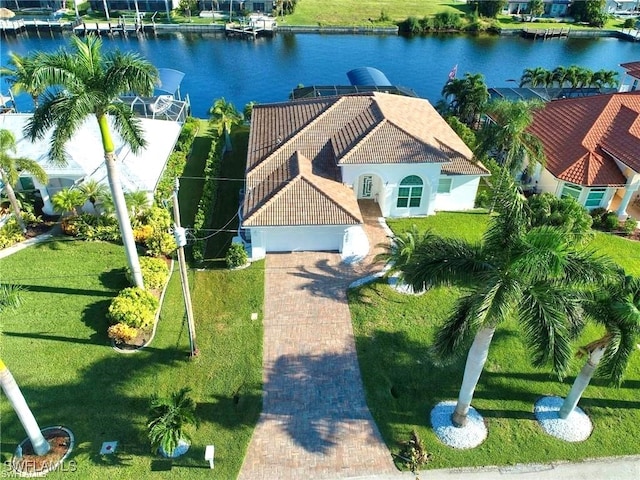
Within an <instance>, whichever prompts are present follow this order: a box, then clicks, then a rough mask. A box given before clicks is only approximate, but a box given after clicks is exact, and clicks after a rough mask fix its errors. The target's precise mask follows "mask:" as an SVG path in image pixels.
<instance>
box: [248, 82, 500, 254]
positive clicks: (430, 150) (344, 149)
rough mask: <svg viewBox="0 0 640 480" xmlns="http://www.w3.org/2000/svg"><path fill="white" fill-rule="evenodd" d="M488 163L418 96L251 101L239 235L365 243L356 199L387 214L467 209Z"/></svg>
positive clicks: (302, 243)
mask: <svg viewBox="0 0 640 480" xmlns="http://www.w3.org/2000/svg"><path fill="white" fill-rule="evenodd" d="M488 174H489V172H488V171H487V169H486V168H485V167H484V166H483V165H481V164H478V163H474V161H473V155H472V153H471V151H470V150H469V148H468V147H467V146H466V145H465V144H464V142H463V141H462V140H461V139H460V138H459V137H458V135H456V133H455V132H454V131H453V130H452V129H451V128H450V127H449V125H448V124H447V123H446V122H445V121H444V119H443V118H442V117H441V116H440V115H439V114H438V113H437V112H436V110H435V109H434V108H433V107H432V106H431V104H430V103H429V102H428V101H427V100H424V99H419V98H412V97H405V96H401V95H392V94H388V93H381V92H373V93H365V94H356V95H345V96H339V97H322V98H314V99H305V100H295V101H290V102H283V103H276V104H267V105H256V106H255V107H254V109H253V113H252V116H251V132H250V135H249V145H248V154H247V169H246V185H245V194H244V199H243V201H242V205H241V208H240V213H241V217H242V218H241V223H240V226H241V236H242V237H243V238H244V239H246V240H247V241H248V242H250V251H251V256H252V258H253V259H259V258H263V257H264V256H265V254H266V253H268V252H284V251H286V252H290V251H311V250H319V251H339V252H341V253H342V255H343V257H353V256H364V255H366V253H367V251H368V250H369V244H368V242H367V240H366V234H365V233H364V229H363V218H362V215H361V212H360V207H359V205H358V202H359V201H370V202H376V203H377V205H378V206H379V208H380V211H381V214H382V216H384V217H411V216H422V215H432V214H434V213H435V212H436V211H438V210H469V209H472V208H473V207H474V201H475V197H476V192H477V188H478V184H479V180H480V177H482V176H485V175H488Z"/></svg>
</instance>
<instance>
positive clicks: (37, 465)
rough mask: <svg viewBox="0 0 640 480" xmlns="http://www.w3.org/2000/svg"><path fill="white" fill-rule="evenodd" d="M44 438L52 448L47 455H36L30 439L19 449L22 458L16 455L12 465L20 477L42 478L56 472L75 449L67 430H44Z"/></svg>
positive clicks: (50, 428)
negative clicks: (48, 473)
mask: <svg viewBox="0 0 640 480" xmlns="http://www.w3.org/2000/svg"><path fill="white" fill-rule="evenodd" d="M42 436H43V437H44V439H45V440H46V441H47V442H48V443H49V445H50V446H51V449H50V450H49V452H48V453H46V454H45V455H36V453H35V452H34V451H33V445H32V444H31V441H30V440H29V439H26V440H24V441H23V442H22V443H21V444H20V446H19V447H18V448H19V449H21V450H22V452H21V456H19V455H14V457H13V461H12V462H11V465H12V467H13V469H14V470H15V471H16V472H18V474H19V475H20V476H42V475H44V474H46V473H47V472H50V471H52V470H54V469H55V468H56V467H57V466H58V465H59V464H60V463H61V462H62V461H63V460H64V458H65V457H66V455H67V454H68V453H69V452H70V450H71V449H72V448H73V436H72V434H71V432H70V431H69V430H67V429H66V428H62V427H48V428H44V429H43V430H42Z"/></svg>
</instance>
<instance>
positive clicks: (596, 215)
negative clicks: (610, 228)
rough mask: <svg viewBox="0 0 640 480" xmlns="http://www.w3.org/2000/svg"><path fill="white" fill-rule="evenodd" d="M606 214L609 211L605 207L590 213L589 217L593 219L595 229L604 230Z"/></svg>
mask: <svg viewBox="0 0 640 480" xmlns="http://www.w3.org/2000/svg"><path fill="white" fill-rule="evenodd" d="M606 213H607V209H606V208H603V207H598V208H594V209H593V210H591V211H590V212H589V215H591V219H592V220H593V224H592V226H593V228H596V229H598V230H601V229H602V218H603V217H604V215H605V214H606Z"/></svg>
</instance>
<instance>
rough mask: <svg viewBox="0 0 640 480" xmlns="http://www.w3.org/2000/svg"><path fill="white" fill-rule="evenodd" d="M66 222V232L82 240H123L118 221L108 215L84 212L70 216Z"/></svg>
mask: <svg viewBox="0 0 640 480" xmlns="http://www.w3.org/2000/svg"><path fill="white" fill-rule="evenodd" d="M65 223H66V230H65V233H67V234H68V235H73V236H74V237H77V238H80V239H82V240H88V241H96V240H102V241H104V242H119V241H121V237H120V228H119V227H118V221H117V220H116V219H115V218H114V217H111V216H108V215H93V214H90V213H83V214H81V215H76V216H75V217H71V218H68V219H67V220H66V222H65Z"/></svg>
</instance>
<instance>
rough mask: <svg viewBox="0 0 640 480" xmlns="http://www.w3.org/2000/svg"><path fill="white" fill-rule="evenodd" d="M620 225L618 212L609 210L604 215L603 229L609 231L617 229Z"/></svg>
mask: <svg viewBox="0 0 640 480" xmlns="http://www.w3.org/2000/svg"><path fill="white" fill-rule="evenodd" d="M619 226H620V220H618V214H617V213H616V212H607V213H605V214H604V215H603V217H602V229H603V230H605V231H607V232H612V231H614V230H617V229H618V227H619Z"/></svg>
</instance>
